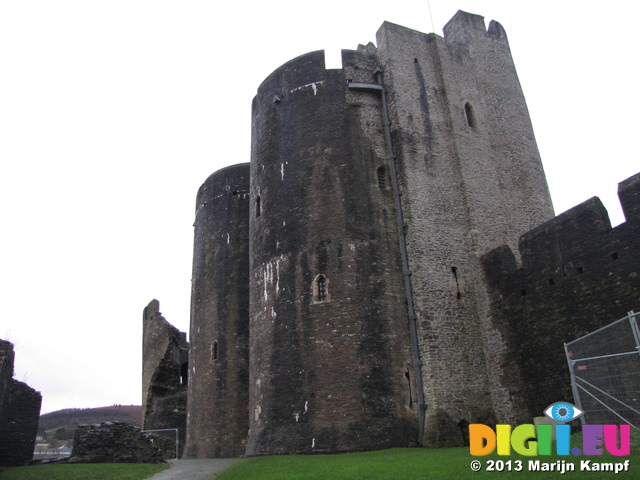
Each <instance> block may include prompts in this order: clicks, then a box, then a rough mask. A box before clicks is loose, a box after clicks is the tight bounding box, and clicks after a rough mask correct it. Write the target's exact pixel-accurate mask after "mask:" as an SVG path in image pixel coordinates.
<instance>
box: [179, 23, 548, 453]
mask: <svg viewBox="0 0 640 480" xmlns="http://www.w3.org/2000/svg"><path fill="white" fill-rule="evenodd" d="M342 61H343V68H342V69H336V70H327V69H326V68H325V64H324V56H323V53H322V52H314V53H309V54H307V55H303V56H301V57H298V58H296V59H294V60H291V61H290V62H288V63H286V64H284V65H283V66H281V67H280V68H278V69H277V70H275V71H274V72H273V73H272V74H271V75H270V76H269V77H267V79H265V80H264V82H263V83H262V84H261V85H260V87H259V89H258V93H257V95H256V97H255V98H254V101H253V105H252V150H251V164H250V167H249V165H248V164H247V165H238V166H234V167H229V168H227V169H224V170H221V171H219V172H217V173H215V174H214V175H212V176H211V177H210V178H209V179H208V180H207V182H205V184H204V185H203V187H202V188H201V190H200V192H199V193H198V202H197V203H198V207H197V213H196V223H195V227H196V239H195V248H194V270H193V271H194V274H193V297H192V313H191V321H192V323H191V338H190V345H191V350H190V363H189V366H190V370H191V375H190V383H189V405H188V445H187V449H186V451H187V456H190V457H215V456H218V457H219V456H234V455H239V454H242V453H245V452H244V449H243V441H244V440H245V439H246V454H247V455H266V454H278V453H312V452H339V451H354V450H370V449H378V448H388V447H392V446H408V445H415V444H416V442H418V443H419V444H423V445H426V446H434V447H437V446H455V445H462V444H463V443H464V440H465V439H464V435H465V427H466V425H468V423H494V422H496V421H500V422H514V421H517V420H519V419H520V418H521V417H522V415H524V409H523V405H524V402H522V401H521V398H519V396H518V395H519V394H520V393H521V392H522V389H520V386H521V381H520V379H519V377H518V375H517V374H514V375H501V373H502V372H503V371H505V370H504V364H505V362H506V358H505V353H506V352H505V341H504V340H503V339H502V338H501V336H500V333H499V331H498V330H497V329H496V328H494V326H493V325H492V323H491V320H490V319H491V317H490V313H489V312H490V308H489V307H490V305H489V294H488V293H487V292H488V290H487V288H488V286H487V284H486V282H485V277H484V273H483V270H482V265H481V261H480V257H481V256H482V255H484V254H485V253H487V252H489V251H490V250H492V249H493V248H495V247H498V246H500V245H502V244H507V245H510V246H512V248H513V247H515V246H516V245H517V242H518V238H519V236H520V235H521V234H523V233H525V232H526V231H528V230H530V229H531V228H533V227H535V226H536V225H538V224H540V223H542V222H544V221H546V220H548V219H550V218H551V217H552V216H553V209H552V206H551V199H550V196H549V192H548V188H547V184H546V181H545V177H544V172H543V170H542V164H541V161H540V157H539V153H538V150H537V146H536V143H535V138H534V134H533V129H532V126H531V123H530V120H529V115H528V111H527V107H526V103H525V100H524V96H523V94H522V91H521V88H520V84H519V81H518V78H517V74H516V71H515V67H514V64H513V60H512V58H511V53H510V50H509V45H508V42H507V39H506V34H505V32H504V30H503V29H502V27H501V26H500V25H499V24H497V23H495V22H492V23H491V24H490V26H489V28H488V29H487V28H485V24H484V20H483V18H482V17H480V16H477V15H472V14H468V13H465V12H458V13H457V14H456V15H455V16H454V17H453V18H452V20H451V21H450V22H449V23H448V24H447V25H446V27H445V29H444V37H440V36H438V35H435V34H424V33H421V32H417V31H415V30H411V29H408V28H404V27H401V26H398V25H394V24H391V23H384V24H383V25H382V27H381V28H380V30H379V32H378V47H377V48H376V47H375V46H374V45H372V44H369V45H367V46H366V47H365V46H360V47H358V50H357V51H347V50H345V51H343V52H342ZM249 192H250V194H249ZM514 250H515V248H514ZM249 332H250V333H249ZM519 389H520V390H519ZM247 427H248V436H247Z"/></svg>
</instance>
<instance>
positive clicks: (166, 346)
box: [142, 300, 189, 448]
mask: <svg viewBox="0 0 640 480" xmlns="http://www.w3.org/2000/svg"><path fill="white" fill-rule="evenodd" d="M159 309H160V302H158V301H157V300H152V301H151V302H150V303H149V305H147V307H146V308H145V309H144V313H143V340H142V342H143V345H142V353H143V355H142V425H143V428H144V429H145V430H152V429H165V428H178V429H179V430H180V445H181V448H183V447H184V444H185V440H186V426H187V425H186V423H187V385H188V376H189V375H188V371H189V344H188V343H187V340H186V334H185V333H183V332H180V331H179V330H178V329H177V328H175V327H174V326H172V325H171V324H169V322H167V321H166V320H165V318H164V317H163V316H162V314H161V313H160V311H159Z"/></svg>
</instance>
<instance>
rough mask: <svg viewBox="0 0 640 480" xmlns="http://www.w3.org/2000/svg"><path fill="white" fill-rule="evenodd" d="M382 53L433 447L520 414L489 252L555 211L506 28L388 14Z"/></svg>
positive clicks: (472, 18) (460, 18)
mask: <svg viewBox="0 0 640 480" xmlns="http://www.w3.org/2000/svg"><path fill="white" fill-rule="evenodd" d="M378 55H379V57H380V60H381V64H382V66H383V67H384V84H385V87H386V89H387V91H388V98H389V109H390V114H391V124H392V132H393V138H394V143H395V146H396V153H397V160H398V169H399V176H400V188H401V190H402V201H403V208H404V212H405V219H406V224H407V225H406V226H407V249H408V252H409V259H410V261H409V264H410V268H411V272H412V277H411V279H412V284H413V292H414V300H415V304H416V313H417V316H418V326H419V337H420V341H421V357H422V358H421V359H422V362H423V376H424V378H425V388H424V391H425V397H426V403H427V404H428V410H427V426H426V434H425V445H427V446H454V445H461V444H462V442H463V433H462V431H461V429H460V427H459V425H464V424H465V423H467V422H471V423H474V422H479V423H492V422H494V421H496V419H500V421H502V422H506V421H514V420H515V419H517V418H518V416H519V415H521V413H522V412H520V411H519V410H518V405H517V402H514V399H512V398H511V397H510V396H509V394H508V391H507V390H506V388H505V387H504V385H503V380H504V379H503V378H502V376H501V375H500V374H499V373H498V372H500V371H501V370H500V367H499V365H500V364H501V363H502V357H503V356H504V354H505V348H504V342H503V339H502V338H501V337H500V336H499V334H498V333H497V332H495V331H494V330H493V329H492V326H491V325H490V324H488V323H487V322H485V317H486V310H487V308H488V299H487V297H486V292H485V289H484V284H483V278H482V270H481V265H480V261H479V257H480V255H481V254H483V253H486V252H487V251H489V250H490V249H492V248H495V247H496V246H498V245H500V244H503V243H506V244H509V245H515V244H516V243H517V239H518V236H519V235H520V234H522V233H524V232H525V231H527V230H529V229H531V228H533V227H534V226H535V225H538V224H539V223H541V222H542V221H545V220H547V219H549V218H551V217H552V216H553V210H552V205H551V199H550V196H549V191H548V188H547V184H546V180H545V177H544V172H543V169H542V164H541V161H540V157H539V154H538V150H537V146H536V143H535V138H534V134H533V129H532V127H531V123H530V119H529V114H528V111H527V107H526V103H525V100H524V96H523V94H522V90H521V88H520V85H519V82H518V78H517V74H516V71H515V67H514V64H513V60H512V58H511V54H510V50H509V45H508V42H507V38H506V34H505V32H504V30H503V29H502V27H501V26H500V25H499V24H498V23H496V22H492V23H491V24H490V26H489V29H487V28H486V27H485V24H484V20H483V18H482V17H480V16H478V15H472V14H469V13H465V12H458V13H457V14H456V15H455V16H454V17H453V18H452V19H451V20H450V22H449V23H448V24H447V25H446V26H445V28H444V38H442V37H439V36H437V35H435V34H424V33H421V32H417V31H414V30H410V29H407V28H405V27H401V26H398V25H394V24H391V23H388V22H385V23H384V24H383V26H382V27H381V28H380V30H379V31H378Z"/></svg>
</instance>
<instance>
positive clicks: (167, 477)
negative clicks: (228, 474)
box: [148, 458, 237, 480]
mask: <svg viewBox="0 0 640 480" xmlns="http://www.w3.org/2000/svg"><path fill="white" fill-rule="evenodd" d="M236 460H237V458H212V459H206V460H173V461H171V462H169V464H170V465H171V468H170V469H169V470H165V471H164V472H160V473H156V474H155V475H154V476H153V477H149V479H148V480H211V479H212V478H213V474H214V473H218V472H221V471H223V470H224V469H226V468H227V467H229V466H230V465H232V464H233V463H234V462H235V461H236Z"/></svg>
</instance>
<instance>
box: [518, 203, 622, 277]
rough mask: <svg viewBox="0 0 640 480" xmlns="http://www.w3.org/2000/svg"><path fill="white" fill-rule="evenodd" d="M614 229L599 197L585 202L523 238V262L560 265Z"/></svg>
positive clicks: (550, 265)
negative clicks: (595, 239)
mask: <svg viewBox="0 0 640 480" xmlns="http://www.w3.org/2000/svg"><path fill="white" fill-rule="evenodd" d="M610 230H611V222H610V221H609V215H608V214H607V210H606V209H605V208H604V205H602V202H601V201H600V199H599V198H597V197H593V198H590V199H589V200H587V201H586V202H583V203H581V204H580V205H578V206H576V207H574V208H572V209H571V210H568V211H566V212H564V213H563V214H561V215H558V216H557V217H555V218H553V219H551V220H549V221H548V222H545V223H543V224H542V225H540V226H539V227H537V228H534V229H533V230H531V231H529V232H527V233H525V234H523V235H522V236H521V237H520V242H519V249H520V255H521V258H522V264H523V265H525V266H530V265H536V266H537V267H538V268H548V267H553V266H554V265H561V264H562V263H563V259H566V258H567V257H569V256H575V255H580V254H581V253H582V252H581V251H582V250H584V249H585V248H588V246H589V245H592V244H593V242H592V241H591V239H593V238H594V237H599V236H601V235H602V234H603V233H606V232H609V231H610Z"/></svg>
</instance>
